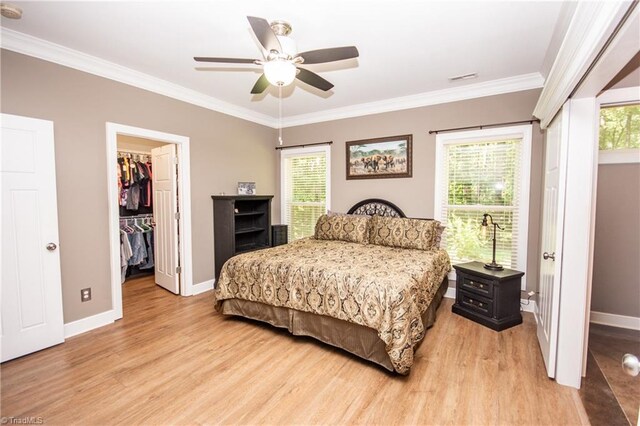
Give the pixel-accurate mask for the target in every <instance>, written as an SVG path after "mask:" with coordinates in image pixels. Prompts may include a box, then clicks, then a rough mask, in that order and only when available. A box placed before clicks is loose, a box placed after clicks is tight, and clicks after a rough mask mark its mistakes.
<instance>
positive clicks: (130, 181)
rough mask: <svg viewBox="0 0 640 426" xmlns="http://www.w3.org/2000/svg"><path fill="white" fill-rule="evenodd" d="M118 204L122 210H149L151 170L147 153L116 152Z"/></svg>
mask: <svg viewBox="0 0 640 426" xmlns="http://www.w3.org/2000/svg"><path fill="white" fill-rule="evenodd" d="M117 172H118V190H119V197H118V205H119V207H120V209H121V210H120V215H121V216H124V215H125V214H123V210H127V211H129V212H142V213H148V212H150V211H151V208H152V205H153V200H152V194H153V191H152V187H151V185H152V184H151V181H152V176H153V170H152V166H151V158H150V156H149V155H147V154H134V153H129V152H118V165H117Z"/></svg>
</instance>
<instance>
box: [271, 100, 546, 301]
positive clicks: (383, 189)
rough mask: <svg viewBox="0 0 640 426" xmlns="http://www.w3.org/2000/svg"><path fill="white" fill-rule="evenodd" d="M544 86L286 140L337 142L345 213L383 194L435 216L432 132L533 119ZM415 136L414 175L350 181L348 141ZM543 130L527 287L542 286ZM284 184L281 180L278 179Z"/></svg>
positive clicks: (334, 196) (295, 133) (324, 127)
mask: <svg viewBox="0 0 640 426" xmlns="http://www.w3.org/2000/svg"><path fill="white" fill-rule="evenodd" d="M539 94H540V90H529V91H524V92H517V93H511V94H506V95H499V96H491V97H485V98H479V99H473V100H468V101H461V102H453V103H449V104H443V105H434V106H428V107H422V108H415V109H410V110H404V111H395V112H388V113H383V114H376V115H369V116H364V117H356V118H349V119H344V120H336V121H329V122H325V123H316V124H309V125H304V126H298V127H292V128H287V129H285V130H284V133H283V138H284V140H285V144H287V145H296V144H303V143H314V142H324V141H333V145H332V146H331V209H332V210H335V211H346V210H348V209H349V207H351V206H352V205H353V204H355V203H356V202H358V201H360V200H363V199H366V198H384V199H387V200H389V201H391V202H393V203H394V204H396V205H397V206H398V207H400V208H401V209H402V210H403V211H404V212H405V213H406V214H407V216H413V217H433V207H434V206H433V203H434V181H435V135H429V133H428V132H429V130H436V129H443V128H451V127H460V126H472V125H476V124H488V123H500V122H509V121H517V120H527V119H529V118H531V116H532V113H533V108H534V106H535V104H536V102H537V100H538V96H539ZM403 134H413V177H412V178H403V179H375V180H349V181H347V180H346V175H345V168H346V167H345V161H346V160H345V156H346V154H345V149H346V148H345V142H346V141H350V140H358V139H369V138H375V137H382V136H394V135H403ZM542 140H543V138H542V133H541V132H540V130H539V127H538V126H537V125H534V130H533V144H532V145H533V146H532V167H531V193H530V206H531V209H530V215H529V244H528V247H529V250H528V262H527V276H526V279H527V289H536V288H537V277H538V251H539V250H538V241H539V228H540V212H539V210H540V199H541V195H540V191H541V185H542V178H541V173H542V162H543V157H542V149H543V146H542ZM278 182H279V181H278Z"/></svg>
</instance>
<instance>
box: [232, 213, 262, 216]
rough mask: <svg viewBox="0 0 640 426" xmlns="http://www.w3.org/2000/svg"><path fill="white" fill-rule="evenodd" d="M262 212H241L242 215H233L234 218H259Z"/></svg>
mask: <svg viewBox="0 0 640 426" xmlns="http://www.w3.org/2000/svg"><path fill="white" fill-rule="evenodd" d="M263 214H264V212H242V213H235V215H236V217H237V216H260V215H263Z"/></svg>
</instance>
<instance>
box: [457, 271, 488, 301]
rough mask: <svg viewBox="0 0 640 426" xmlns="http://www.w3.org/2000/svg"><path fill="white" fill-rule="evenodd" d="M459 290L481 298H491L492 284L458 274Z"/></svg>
mask: <svg viewBox="0 0 640 426" xmlns="http://www.w3.org/2000/svg"><path fill="white" fill-rule="evenodd" d="M460 275H461V276H460V277H459V278H458V279H459V288H461V289H463V290H468V291H471V292H473V293H477V294H479V295H481V296H484V297H488V298H490V299H491V298H493V282H492V281H489V280H485V279H482V278H478V277H470V276H467V275H465V274H460Z"/></svg>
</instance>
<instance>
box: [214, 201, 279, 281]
mask: <svg viewBox="0 0 640 426" xmlns="http://www.w3.org/2000/svg"><path fill="white" fill-rule="evenodd" d="M211 198H212V199H213V233H214V234H213V239H214V249H215V254H214V255H215V277H216V280H217V279H218V276H220V270H221V269H222V265H224V263H225V262H226V261H227V260H228V259H229V258H230V257H232V256H235V255H236V254H239V253H245V252H249V251H253V250H260V249H263V248H267V247H270V246H271V200H272V198H273V195H212V196H211Z"/></svg>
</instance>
